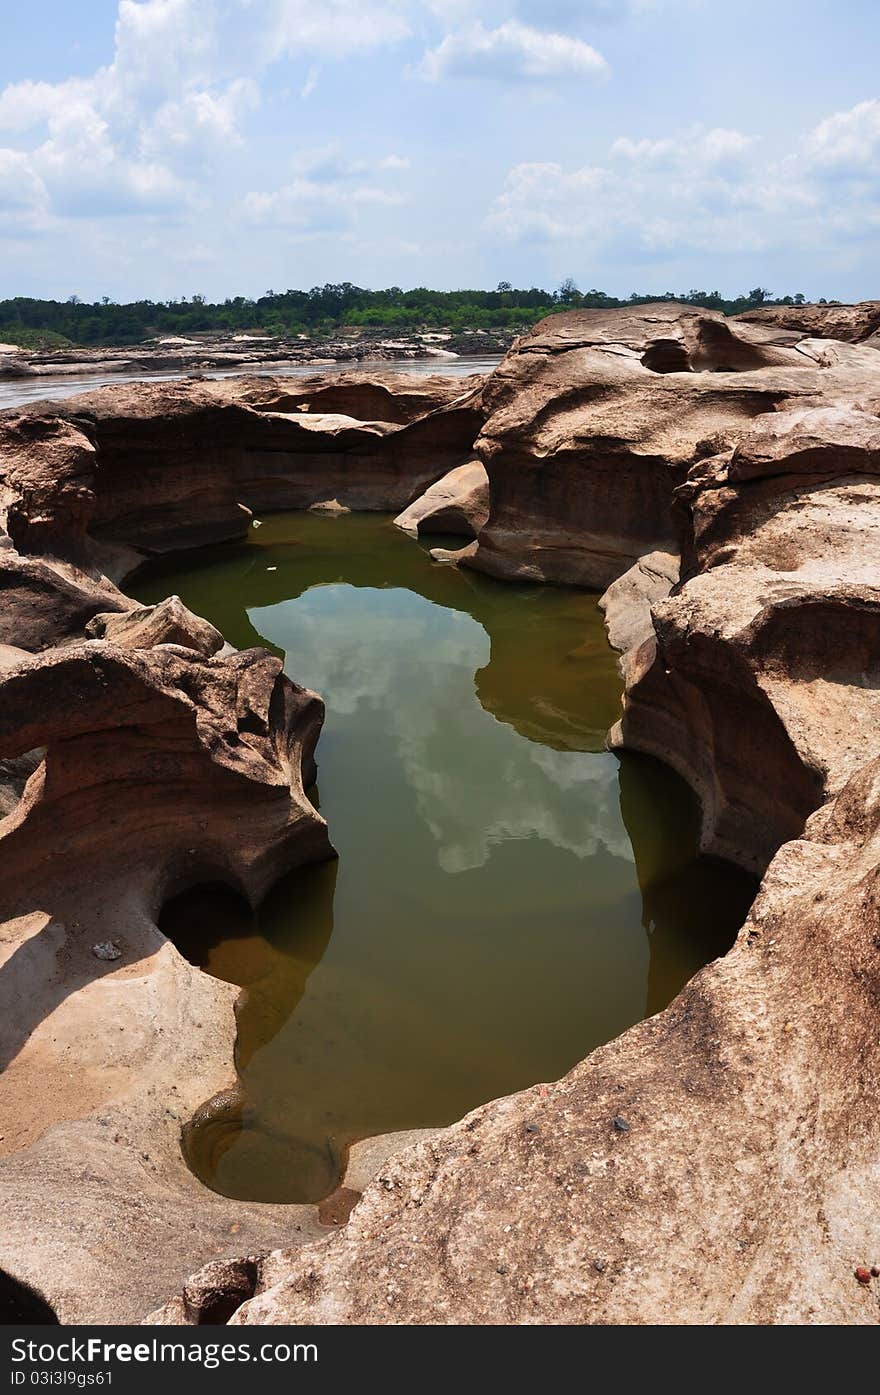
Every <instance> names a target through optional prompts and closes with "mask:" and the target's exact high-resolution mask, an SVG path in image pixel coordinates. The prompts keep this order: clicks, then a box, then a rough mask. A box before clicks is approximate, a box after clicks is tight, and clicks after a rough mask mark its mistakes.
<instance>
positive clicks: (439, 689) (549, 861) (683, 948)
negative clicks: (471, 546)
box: [134, 514, 755, 1201]
mask: <svg viewBox="0 0 880 1395" xmlns="http://www.w3.org/2000/svg"><path fill="white" fill-rule="evenodd" d="M134 590H135V592H136V594H137V595H138V597H139V599H141V600H143V601H157V600H160V599H161V598H162V597H164V596H166V595H168V594H170V593H171V592H177V593H178V594H179V595H180V596H181V597H182V598H183V600H184V601H185V602H186V604H187V605H189V606H190V608H191V609H192V610H194V611H196V612H197V613H198V614H201V615H204V616H206V617H207V618H209V619H210V620H212V621H213V622H214V624H216V625H217V626H218V627H219V628H220V629H221V630H222V631H223V633H224V634H225V635H226V637H227V638H228V639H229V640H230V641H231V642H232V643H233V644H235V645H237V646H239V647H247V646H250V645H254V644H260V645H267V646H268V647H270V648H273V649H275V650H276V651H277V652H278V653H279V654H281V655H283V656H284V659H285V667H286V669H287V671H288V673H289V674H290V675H291V676H292V677H293V678H295V679H296V680H297V681H298V682H300V683H303V684H305V685H307V686H308V687H311V688H315V689H317V690H318V691H319V692H320V693H322V695H323V697H324V699H325V701H326V704H327V720H326V725H325V727H324V732H323V734H322V736H321V740H320V742H319V745H318V753H317V754H318V765H319V792H315V797H316V799H317V801H318V802H319V804H320V808H321V810H322V812H323V813H324V815H325V816H326V817H327V819H328V821H329V825H330V833H331V837H332V839H333V842H334V845H335V847H336V848H337V850H338V852H339V860H338V861H334V862H331V863H326V864H324V865H322V866H319V867H313V868H308V869H305V870H303V871H300V872H297V873H295V874H293V875H292V876H291V877H288V878H287V879H286V880H285V881H284V882H283V883H281V884H280V885H279V886H278V887H276V888H275V890H274V891H273V893H272V894H271V896H270V897H269V899H268V901H267V902H266V903H265V904H264V905H263V906H262V907H261V908H260V910H259V912H258V913H257V914H256V915H252V914H251V913H250V912H249V911H248V910H247V908H246V907H244V906H241V905H239V904H238V903H237V902H236V900H235V898H234V897H232V896H230V895H229V894H228V893H226V892H225V891H223V890H222V889H217V888H213V889H211V888H203V889H201V890H196V891H194V892H193V893H190V894H187V895H184V896H183V897H180V898H177V900H176V901H175V902H173V903H170V904H169V906H168V907H166V910H165V913H164V915H163V919H162V925H163V928H164V929H165V931H166V933H168V934H169V935H170V936H171V937H172V938H173V939H174V940H175V942H176V943H177V944H178V945H179V946H180V948H181V949H182V950H183V951H184V952H185V953H186V954H187V955H188V956H189V957H190V958H191V959H192V960H193V961H194V962H196V963H199V964H202V965H203V966H204V967H205V968H206V969H207V970H208V971H209V972H211V973H214V974H216V975H218V976H219V977H222V978H225V979H228V980H230V981H232V982H234V983H238V984H241V985H243V986H244V987H245V990H246V991H245V993H244V994H243V995H242V998H241V999H240V1002H239V1009H238V1026H239V1036H238V1045H237V1057H236V1064H237V1068H238V1071H239V1075H240V1079H241V1098H240V1099H239V1100H238V1101H233V1102H232V1103H230V1104H229V1105H228V1106H227V1108H225V1109H224V1110H220V1111H219V1112H215V1114H214V1115H212V1116H211V1117H208V1118H206V1119H205V1120H203V1121H202V1122H201V1123H197V1125H196V1126H194V1127H193V1128H192V1129H190V1130H189V1131H188V1133H187V1137H186V1139H185V1150H186V1152H187V1156H188V1160H189V1162H190V1165H191V1166H192V1167H193V1169H194V1170H195V1171H196V1172H197V1174H198V1175H199V1176H200V1177H202V1179H203V1180H204V1181H206V1182H207V1183H208V1184H209V1185H210V1186H212V1187H213V1188H215V1189H216V1190H218V1191H221V1192H224V1193H226V1194H227V1195H230V1196H235V1197H242V1198H251V1199H258V1200H286V1201H290V1200H316V1199H318V1198H320V1197H322V1196H324V1195H326V1194H327V1193H328V1192H330V1191H332V1190H333V1188H334V1187H335V1186H336V1185H337V1183H338V1181H339V1176H340V1169H341V1167H342V1166H343V1163H344V1158H345V1151H346V1148H347V1146H348V1145H349V1144H350V1143H351V1142H352V1141H353V1140H355V1139H358V1138H364V1137H368V1136H371V1135H373V1134H377V1133H384V1132H386V1131H389V1130H396V1129H404V1128H413V1127H417V1126H425V1125H434V1124H444V1123H448V1122H450V1121H452V1120H454V1119H456V1118H458V1117H460V1116H461V1115H462V1114H463V1113H465V1112H466V1111H467V1110H468V1109H470V1108H472V1107H473V1106H475V1105H477V1104H479V1103H480V1102H481V1101H483V1100H488V1099H491V1098H493V1097H494V1096H497V1095H502V1094H507V1093H509V1092H511V1091H513V1090H517V1089H520V1088H522V1087H523V1086H526V1085H529V1084H531V1083H534V1082H536V1081H540V1080H552V1079H555V1078H556V1077H558V1076H559V1075H561V1074H563V1073H564V1072H565V1071H566V1070H568V1069H569V1068H570V1067H571V1066H572V1065H574V1063H575V1062H576V1061H578V1060H579V1059H580V1058H581V1057H582V1056H583V1055H584V1054H585V1053H586V1052H587V1051H589V1050H590V1049H591V1048H592V1047H594V1046H596V1045H598V1044H599V1043H601V1042H605V1041H608V1040H609V1039H610V1038H611V1037H613V1036H616V1035H617V1034H618V1033H619V1032H621V1031H622V1030H623V1029H624V1028H626V1027H628V1026H630V1025H631V1024H632V1023H633V1022H636V1021H638V1020H639V1019H641V1018H642V1017H644V1016H646V1015H649V1014H651V1013H653V1012H656V1011H658V1010H659V1009H660V1008H662V1007H663V1006H664V1005H665V1004H666V1003H667V1002H669V1000H670V999H671V998H672V997H673V996H674V995H675V993H676V992H677V991H678V990H679V988H680V987H681V986H682V985H683V984H684V983H685V982H686V981H687V979H688V978H690V977H691V976H692V975H693V973H694V972H695V971H696V970H697V969H698V968H699V967H700V966H701V965H702V964H704V963H705V962H707V961H708V960H709V959H712V958H714V957H716V956H717V955H718V954H721V953H723V952H724V951H725V950H726V949H727V948H728V947H729V945H730V943H731V941H732V939H733V936H734V934H735V931H736V929H737V928H738V926H739V925H740V924H741V923H742V920H743V919H744V916H745V912H746V910H747V908H748V905H749V902H750V900H751V898H752V896H753V894H754V890H755V886H754V883H753V882H752V880H751V879H750V878H748V877H746V876H744V875H743V874H742V873H740V872H737V871H735V870H734V869H732V868H730V867H727V866H724V865H722V864H719V863H712V862H709V861H707V860H705V859H701V858H698V857H697V855H696V842H697V827H698V811H697V809H696V806H695V802H694V800H693V798H692V796H691V795H690V793H689V791H688V790H687V788H686V786H685V785H684V784H683V783H682V782H681V781H680V780H679V779H678V778H677V777H676V776H674V775H673V774H672V773H670V772H669V771H668V770H666V769H665V768H663V767H661V766H660V765H658V764H657V763H656V762H653V761H650V760H647V759H645V758H641V757H635V756H625V757H623V758H622V759H619V758H617V757H615V756H612V755H610V754H608V753H607V752H606V751H604V750H603V741H604V736H605V732H606V730H607V728H608V727H609V726H610V725H611V723H612V722H613V721H614V720H615V718H616V716H617V713H618V711H619V704H620V688H621V684H620V678H619V676H618V672H617V666H616V662H615V657H614V655H613V654H612V653H611V651H610V650H609V648H608V646H607V643H606V641H605V637H604V632H603V628H602V623H601V616H600V614H599V612H598V609H597V606H596V598H595V596H592V595H590V594H588V593H586V592H581V591H575V590H563V589H554V588H550V587H536V586H514V585H508V584H505V583H501V582H496V581H493V580H491V579H490V578H488V577H481V576H478V575H476V574H474V573H468V572H465V571H459V570H458V569H456V568H453V567H448V566H442V565H438V564H436V563H434V562H433V561H432V559H431V557H430V556H429V554H428V552H427V550H426V548H424V547H423V546H421V545H420V544H419V543H417V542H414V541H413V540H412V539H411V538H409V537H407V536H405V535H404V534H401V533H400V532H399V531H398V530H397V529H395V528H394V527H393V525H392V524H391V522H390V520H387V519H385V518H377V517H375V516H370V515H355V516H349V517H343V518H321V517H317V516H313V515H308V514H288V515H280V516H276V517H274V518H270V519H267V520H266V521H264V523H263V524H262V526H261V527H260V528H259V529H258V530H254V531H252V533H251V537H250V539H249V541H248V542H247V543H246V544H242V545H234V546H226V547H223V548H217V549H211V550H203V551H201V552H199V553H197V554H189V555H188V556H186V557H184V558H180V557H178V558H177V559H175V561H174V563H173V566H171V565H169V564H167V563H163V564H161V565H157V566H156V567H155V568H153V569H152V571H151V572H149V573H144V574H142V575H141V577H140V579H139V581H138V583H137V584H136V585H135V587H134Z"/></svg>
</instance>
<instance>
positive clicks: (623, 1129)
mask: <svg viewBox="0 0 880 1395" xmlns="http://www.w3.org/2000/svg"><path fill="white" fill-rule="evenodd" d="M614 1127H615V1128H616V1129H617V1132H618V1133H629V1130H630V1124H629V1120H628V1119H624V1117H623V1115H622V1114H615V1116H614Z"/></svg>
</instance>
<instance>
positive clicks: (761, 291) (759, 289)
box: [748, 286, 773, 305]
mask: <svg viewBox="0 0 880 1395" xmlns="http://www.w3.org/2000/svg"><path fill="white" fill-rule="evenodd" d="M772 294H773V292H772V291H768V290H767V287H766V286H756V287H755V289H754V290H753V291H749V294H748V302H749V304H750V305H766V303H767V301H768V300H769V299H770V298H771V296H772Z"/></svg>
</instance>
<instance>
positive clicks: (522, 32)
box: [419, 20, 608, 82]
mask: <svg viewBox="0 0 880 1395" xmlns="http://www.w3.org/2000/svg"><path fill="white" fill-rule="evenodd" d="M607 68H608V65H607V64H606V62H605V59H604V58H603V57H602V55H601V53H598V52H597V50H596V49H594V48H593V47H592V45H591V44H587V43H584V41H583V40H582V39H576V38H572V37H571V36H570V35H567V34H547V33H543V32H542V31H541V30H538V29H532V28H530V27H529V26H528V25H526V24H520V23H519V21H518V20H508V21H507V22H506V23H504V24H501V25H499V27H498V28H497V29H487V28H486V27H485V25H484V24H482V22H481V21H479V20H478V21H476V22H475V23H473V24H470V25H468V26H467V27H466V28H464V29H459V30H456V31H455V32H454V33H451V34H447V35H446V37H445V38H444V39H443V40H442V41H441V43H440V44H438V46H437V47H436V48H434V49H430V50H429V51H428V52H427V53H426V54H425V56H424V58H423V59H422V62H421V64H420V67H419V72H420V74H421V76H422V77H425V78H427V79H428V81H429V82H438V81H440V79H441V78H447V77H467V78H473V77H476V78H499V79H502V80H504V79H508V80H509V79H515V80H519V81H523V80H525V81H538V82H540V81H547V80H550V79H553V80H559V79H563V78H584V77H596V76H598V75H600V74H602V73H605V72H607Z"/></svg>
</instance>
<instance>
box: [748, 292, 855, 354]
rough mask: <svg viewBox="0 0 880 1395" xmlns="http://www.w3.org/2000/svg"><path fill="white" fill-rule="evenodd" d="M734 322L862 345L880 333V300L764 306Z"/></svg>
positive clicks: (749, 311)
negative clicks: (844, 303) (852, 302)
mask: <svg viewBox="0 0 880 1395" xmlns="http://www.w3.org/2000/svg"><path fill="white" fill-rule="evenodd" d="M734 323H735V324H743V323H745V324H753V325H760V326H762V327H773V328H775V327H778V328H780V329H791V330H796V331H797V332H798V334H800V335H802V336H812V337H815V338H819V339H842V340H844V341H845V342H847V343H851V344H858V343H861V342H863V341H864V340H866V339H869V338H870V337H871V336H872V335H876V334H878V333H880V300H863V301H861V302H860V304H858V305H762V306H759V307H758V308H757V309H755V310H745V311H744V312H743V313H742V314H741V315H735V316H734Z"/></svg>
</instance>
